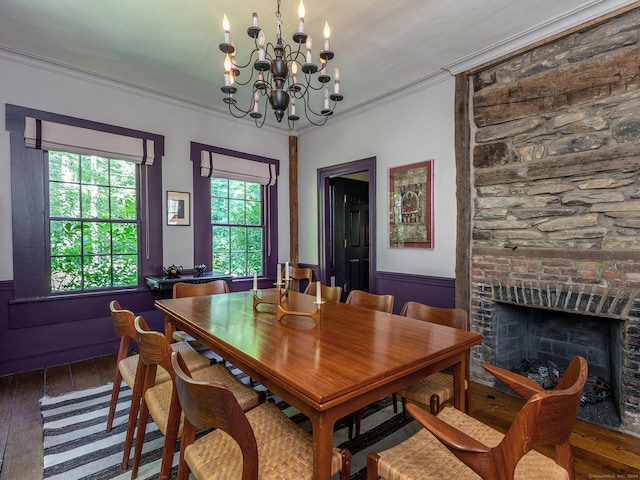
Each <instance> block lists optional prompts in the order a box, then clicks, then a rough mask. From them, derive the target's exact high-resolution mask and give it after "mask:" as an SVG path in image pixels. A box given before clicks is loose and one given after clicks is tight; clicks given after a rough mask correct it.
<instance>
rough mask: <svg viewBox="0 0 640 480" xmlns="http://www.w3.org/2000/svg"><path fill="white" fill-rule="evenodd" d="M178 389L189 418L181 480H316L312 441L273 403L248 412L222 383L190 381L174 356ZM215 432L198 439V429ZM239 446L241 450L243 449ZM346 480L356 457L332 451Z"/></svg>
mask: <svg viewBox="0 0 640 480" xmlns="http://www.w3.org/2000/svg"><path fill="white" fill-rule="evenodd" d="M171 363H172V366H173V370H174V372H175V384H176V390H177V392H178V398H179V400H180V405H181V406H182V410H183V412H184V415H185V420H184V431H183V435H182V441H181V444H180V463H179V466H178V479H179V480H186V479H187V478H188V477H189V473H191V474H192V475H193V477H195V479H196V480H204V479H213V478H219V479H223V478H224V479H226V478H241V479H242V480H256V479H268V478H274V479H276V478H277V479H279V480H287V479H290V480H300V479H311V478H312V476H313V439H312V437H311V435H310V434H309V433H307V432H306V431H304V430H303V429H302V428H300V427H298V426H297V425H296V424H295V423H294V422H293V421H292V420H291V419H290V418H288V417H287V416H286V415H285V414H284V413H283V412H282V411H281V410H280V408H279V407H277V406H276V405H275V404H274V403H273V402H266V403H263V404H261V405H259V406H257V407H255V408H253V409H252V410H250V411H248V412H246V413H245V412H243V410H242V408H241V407H240V405H239V404H238V401H237V400H236V398H235V397H234V395H233V394H232V392H231V391H230V390H229V388H228V387H227V386H225V385H222V384H221V383H216V382H206V381H198V380H196V379H195V378H191V376H190V375H189V372H188V369H187V368H186V367H185V364H184V362H183V360H182V358H181V356H180V355H179V354H175V355H174V354H172V355H171ZM203 428H213V429H214V430H213V431H211V432H210V433H208V434H206V435H204V436H202V437H201V438H198V439H197V440H195V432H196V430H199V429H203ZM238 447H239V448H238ZM338 472H339V473H340V479H341V480H347V479H349V477H350V473H351V453H350V452H349V450H346V449H339V448H335V447H334V448H333V450H332V459H331V475H332V476H333V475H335V474H337V473H338Z"/></svg>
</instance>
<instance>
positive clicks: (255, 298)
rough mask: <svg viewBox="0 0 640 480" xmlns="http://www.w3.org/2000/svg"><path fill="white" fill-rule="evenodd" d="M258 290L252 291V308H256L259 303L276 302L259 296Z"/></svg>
mask: <svg viewBox="0 0 640 480" xmlns="http://www.w3.org/2000/svg"><path fill="white" fill-rule="evenodd" d="M259 292H260V290H254V291H253V308H254V309H256V308H257V307H258V305H260V304H261V303H266V304H267V305H275V304H276V303H277V302H274V301H271V300H267V299H265V298H261V297H260V295H259Z"/></svg>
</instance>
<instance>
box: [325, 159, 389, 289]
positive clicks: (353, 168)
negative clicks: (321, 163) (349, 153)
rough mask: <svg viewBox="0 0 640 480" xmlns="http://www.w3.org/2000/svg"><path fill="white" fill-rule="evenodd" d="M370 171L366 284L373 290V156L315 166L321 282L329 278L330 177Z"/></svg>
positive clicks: (374, 247)
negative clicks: (367, 280) (328, 165)
mask: <svg viewBox="0 0 640 480" xmlns="http://www.w3.org/2000/svg"><path fill="white" fill-rule="evenodd" d="M363 171H368V172H369V286H370V290H371V291H372V292H373V293H375V292H376V290H374V288H375V285H376V282H375V275H376V258H377V255H376V157H369V158H364V159H362V160H355V161H353V162H347V163H341V164H340V165H332V166H330V167H325V168H319V169H318V185H317V189H318V271H317V273H318V277H317V278H318V280H320V281H321V282H322V283H324V284H328V281H329V268H328V259H329V257H330V252H329V245H330V244H331V242H330V239H329V235H330V234H331V230H330V228H329V227H330V222H329V220H330V219H329V217H330V216H329V209H330V207H329V197H330V195H329V180H330V179H331V177H336V176H339V175H347V174H349V173H357V172H363ZM321 232H324V234H323V233H321Z"/></svg>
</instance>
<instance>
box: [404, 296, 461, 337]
mask: <svg viewBox="0 0 640 480" xmlns="http://www.w3.org/2000/svg"><path fill="white" fill-rule="evenodd" d="M400 315H402V316H404V317H409V318H415V319H416V320H424V321H425V322H431V323H437V324H439V325H445V326H447V327H453V328H459V329H462V330H467V329H468V320H467V311H466V310H464V309H462V308H441V307H432V306H430V305H425V304H424V303H419V302H407V303H405V304H404V306H403V307H402V311H401V312H400Z"/></svg>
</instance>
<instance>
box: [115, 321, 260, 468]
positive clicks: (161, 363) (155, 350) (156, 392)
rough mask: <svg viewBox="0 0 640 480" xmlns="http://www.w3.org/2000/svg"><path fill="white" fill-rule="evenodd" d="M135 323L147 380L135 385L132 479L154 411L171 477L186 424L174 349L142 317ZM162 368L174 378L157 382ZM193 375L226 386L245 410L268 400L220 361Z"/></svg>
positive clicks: (154, 418) (163, 455)
mask: <svg viewBox="0 0 640 480" xmlns="http://www.w3.org/2000/svg"><path fill="white" fill-rule="evenodd" d="M134 325H135V329H136V333H137V336H138V346H139V347H140V358H141V359H142V362H141V365H143V371H144V372H145V375H144V379H143V381H139V380H138V381H137V382H136V384H135V386H134V391H135V392H136V393H137V394H138V395H140V396H141V401H140V412H139V415H137V417H138V424H137V433H136V440H135V450H134V455H133V464H132V467H131V478H132V479H135V478H136V477H137V476H138V466H139V464H140V457H141V455H142V445H143V443H144V438H145V432H146V427H147V421H148V418H149V413H150V414H151V417H152V418H153V421H154V422H155V424H156V425H157V426H158V429H159V430H160V432H161V433H162V434H163V435H164V447H163V451H162V464H161V467H160V478H161V479H167V478H169V474H170V472H171V463H172V460H173V452H174V450H175V446H176V441H177V439H178V438H180V437H181V436H182V426H183V422H182V415H181V413H182V412H181V409H180V404H179V402H178V396H177V393H176V391H175V388H174V382H173V379H174V371H173V366H172V364H171V353H172V349H171V347H170V344H169V343H168V342H167V340H166V338H165V336H164V335H163V334H162V333H160V332H152V331H151V330H150V329H149V326H148V325H147V323H146V322H145V321H144V318H142V317H141V316H138V317H136V318H135V321H134ZM159 368H162V369H164V370H166V371H167V372H168V374H169V375H170V377H171V379H172V381H169V382H164V383H161V384H159V385H154V383H153V379H154V377H155V375H156V371H157V370H158V369H159ZM193 377H194V378H195V379H197V380H199V381H206V382H219V383H222V384H224V385H226V386H227V387H228V388H229V389H230V391H231V392H232V393H233V395H234V397H235V398H236V401H237V402H238V404H239V405H240V407H241V408H242V409H244V410H248V409H250V408H253V407H255V406H257V405H259V404H261V403H263V402H264V400H265V394H264V392H256V391H255V390H253V389H251V388H249V387H248V386H246V385H244V384H243V383H242V382H240V381H239V380H238V379H237V378H236V377H235V376H234V375H233V374H232V373H231V372H230V371H229V369H228V368H227V367H225V366H224V365H222V364H220V363H217V364H215V365H210V366H209V367H207V368H203V369H200V370H196V371H194V372H193ZM137 413H138V412H136V414H137ZM129 454H130V450H125V459H126V460H128V458H129Z"/></svg>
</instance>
